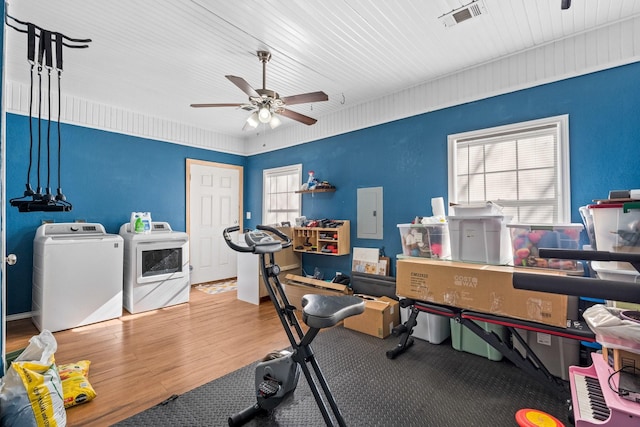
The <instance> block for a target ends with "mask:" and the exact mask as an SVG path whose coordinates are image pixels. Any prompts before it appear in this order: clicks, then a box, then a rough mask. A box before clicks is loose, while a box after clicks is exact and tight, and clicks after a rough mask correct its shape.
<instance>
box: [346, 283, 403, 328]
mask: <svg viewBox="0 0 640 427" xmlns="http://www.w3.org/2000/svg"><path fill="white" fill-rule="evenodd" d="M356 295H357V296H359V297H361V298H364V300H365V303H364V304H365V307H364V313H362V314H359V315H357V316H351V317H347V318H346V319H344V327H345V328H348V329H353V330H354V331H358V332H362V333H365V334H368V335H373V336H374V337H378V338H386V337H388V336H389V335H391V330H392V329H393V328H394V326H397V325H398V324H399V323H400V303H399V302H398V301H396V300H394V299H392V298H389V297H372V296H369V295H362V294H356Z"/></svg>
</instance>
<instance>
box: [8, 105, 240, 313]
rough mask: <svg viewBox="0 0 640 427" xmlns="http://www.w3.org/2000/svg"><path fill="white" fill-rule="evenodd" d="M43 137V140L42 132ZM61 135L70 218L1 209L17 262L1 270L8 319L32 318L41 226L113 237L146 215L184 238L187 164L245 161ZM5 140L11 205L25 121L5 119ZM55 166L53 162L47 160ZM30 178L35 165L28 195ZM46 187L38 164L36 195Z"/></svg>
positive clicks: (22, 178) (111, 138)
mask: <svg viewBox="0 0 640 427" xmlns="http://www.w3.org/2000/svg"><path fill="white" fill-rule="evenodd" d="M43 123H46V122H43ZM43 125H44V124H43ZM33 126H34V135H37V120H33ZM42 134H43V136H44V135H46V128H44V127H43V128H42ZM61 135H62V178H61V179H62V191H63V193H64V194H65V196H66V197H67V200H68V201H69V202H71V203H72V204H73V209H72V210H71V212H28V213H19V212H18V209H17V208H15V207H11V206H10V205H9V201H7V235H6V238H7V253H14V254H16V255H17V256H18V263H17V264H16V265H14V266H10V267H7V312H8V314H16V313H22V312H28V311H31V277H32V274H31V269H32V264H33V238H34V236H35V231H36V229H37V228H38V226H40V224H41V223H42V221H43V220H45V219H51V220H54V221H55V222H72V221H75V220H78V219H83V220H86V221H87V222H98V223H101V224H103V225H104V227H105V228H106V230H107V232H108V233H114V234H117V233H118V231H119V230H120V226H121V225H122V224H123V223H125V222H128V221H129V216H130V215H131V212H151V214H152V217H153V220H154V221H167V222H169V223H170V224H171V227H172V228H173V229H174V230H179V231H185V229H186V205H185V201H186V183H185V175H186V159H187V158H191V159H199V160H206V161H214V162H219V163H227V164H233V165H240V166H244V165H245V162H246V158H245V157H244V156H236V155H230V154H223V153H219V152H214V151H210V150H202V149H197V148H191V147H186V146H182V145H177V144H170V143H166V142H160V141H155V140H150V139H144V138H137V137H132V136H127V135H122V134H116V133H112V132H105V131H100V130H95V129H89V128H84V127H78V126H72V125H62V130H61ZM6 139H7V147H6V149H7V198H8V199H11V198H15V197H21V196H22V195H23V194H24V190H25V183H26V182H27V165H28V161H29V118H28V117H25V116H19V115H13V114H9V115H7V138H6ZM51 141H52V144H53V143H54V141H55V142H56V144H54V145H52V147H53V148H54V151H55V149H56V148H55V147H56V146H57V132H56V126H52V129H51ZM45 143H46V140H45ZM36 144H37V140H36ZM43 155H44V156H46V152H44V151H43ZM34 156H35V153H34ZM55 158H56V156H55V155H54V156H53V157H52V159H55ZM43 159H46V157H43ZM43 162H44V160H43ZM52 164H53V165H54V166H55V165H56V163H55V162H53V163H52ZM36 173H37V167H36V164H35V163H34V165H33V168H32V171H31V180H30V182H31V186H32V187H33V188H34V189H35V188H36V182H37V175H36ZM46 179H47V178H46V167H45V163H43V164H42V166H41V175H40V180H41V181H40V182H41V185H42V187H46ZM51 187H52V192H53V193H54V194H55V192H56V187H57V171H56V170H52V173H51Z"/></svg>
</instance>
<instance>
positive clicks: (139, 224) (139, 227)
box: [135, 217, 144, 233]
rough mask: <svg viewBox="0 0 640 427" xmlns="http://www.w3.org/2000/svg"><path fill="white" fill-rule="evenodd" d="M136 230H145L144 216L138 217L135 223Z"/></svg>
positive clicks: (139, 231)
mask: <svg viewBox="0 0 640 427" xmlns="http://www.w3.org/2000/svg"><path fill="white" fill-rule="evenodd" d="M135 232H136V233H143V232H144V223H143V222H142V218H140V217H137V218H136V223H135Z"/></svg>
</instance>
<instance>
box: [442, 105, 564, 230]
mask: <svg viewBox="0 0 640 427" xmlns="http://www.w3.org/2000/svg"><path fill="white" fill-rule="evenodd" d="M544 127H553V128H554V129H555V136H556V141H557V144H556V152H555V156H556V161H555V168H556V170H557V178H556V188H557V192H558V194H557V197H556V199H555V200H556V204H557V209H558V214H557V218H556V219H555V220H554V222H555V223H559V224H569V223H571V194H570V189H571V183H570V164H569V115H568V114H564V115H559V116H553V117H547V118H543V119H537V120H530V121H526V122H519V123H513V124H509V125H503V126H496V127H491V128H485V129H479V130H474V131H469V132H462V133H457V134H452V135H448V136H447V160H448V198H449V202H456V198H457V194H458V182H457V176H458V173H457V148H458V144H461V143H464V144H465V146H467V145H468V143H469V142H470V141H473V142H476V141H477V142H480V141H491V140H495V142H498V139H499V138H500V137H504V136H505V135H513V136H514V140H515V139H517V135H525V134H527V133H529V134H530V133H532V132H534V131H535V130H536V129H541V128H544ZM493 201H494V202H496V203H498V204H500V201H499V200H493ZM525 205H526V203H522V204H521V205H520V204H518V206H525Z"/></svg>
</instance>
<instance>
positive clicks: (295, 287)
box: [283, 274, 353, 310]
mask: <svg viewBox="0 0 640 427" xmlns="http://www.w3.org/2000/svg"><path fill="white" fill-rule="evenodd" d="M285 279H286V280H285V281H284V283H283V288H284V292H285V294H287V299H288V300H289V303H291V304H292V305H294V306H296V308H297V309H299V310H302V297H303V296H304V295H306V294H321V295H350V294H352V293H353V292H352V291H351V289H350V288H349V287H348V286H346V285H341V284H339V283H331V282H325V281H323V280H317V279H312V278H310V277H304V276H298V275H295V274H287V275H286V276H285Z"/></svg>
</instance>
